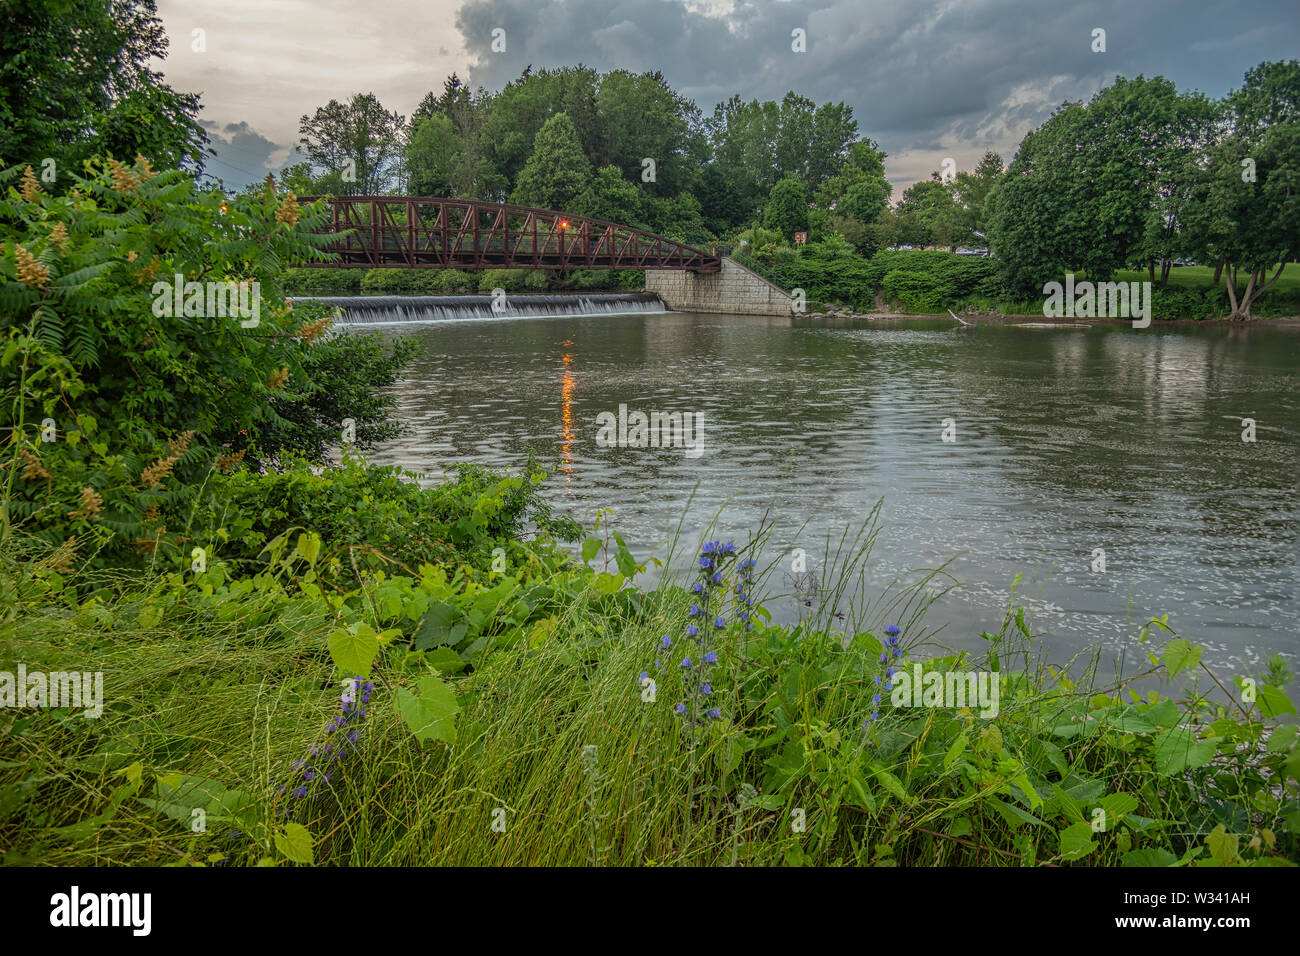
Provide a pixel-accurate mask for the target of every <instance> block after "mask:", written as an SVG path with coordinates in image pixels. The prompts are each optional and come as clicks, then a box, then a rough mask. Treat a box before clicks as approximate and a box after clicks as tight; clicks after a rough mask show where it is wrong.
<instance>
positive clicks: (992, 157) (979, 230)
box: [950, 151, 1003, 245]
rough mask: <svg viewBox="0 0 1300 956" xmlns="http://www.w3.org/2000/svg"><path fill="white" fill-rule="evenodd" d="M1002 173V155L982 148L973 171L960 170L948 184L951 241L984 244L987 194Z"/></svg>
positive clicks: (985, 240)
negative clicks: (950, 198) (981, 153)
mask: <svg viewBox="0 0 1300 956" xmlns="http://www.w3.org/2000/svg"><path fill="white" fill-rule="evenodd" d="M1002 173H1003V163H1002V157H1001V156H999V155H998V154H997V153H995V152H992V151H989V152H986V153H985V154H984V156H983V158H982V159H981V160H980V161H979V164H978V165H977V166H976V167H975V170H974V172H967V171H966V170H961V171H960V172H958V173H957V178H956V179H955V180H954V181H953V183H952V185H951V189H950V192H951V195H952V199H953V203H954V207H955V208H954V209H953V214H952V230H953V237H952V238H953V241H954V242H956V243H958V244H959V245H985V244H986V243H987V241H988V197H989V193H990V192H991V191H992V189H993V186H994V185H995V184H996V183H997V181H998V178H999V177H1000V176H1001V175H1002Z"/></svg>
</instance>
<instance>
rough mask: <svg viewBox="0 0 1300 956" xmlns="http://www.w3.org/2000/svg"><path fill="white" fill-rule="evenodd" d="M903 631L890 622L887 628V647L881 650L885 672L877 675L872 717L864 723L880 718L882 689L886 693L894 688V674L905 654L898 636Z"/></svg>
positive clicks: (881, 662) (881, 661)
mask: <svg viewBox="0 0 1300 956" xmlns="http://www.w3.org/2000/svg"><path fill="white" fill-rule="evenodd" d="M901 633H902V631H901V630H899V628H898V625H896V624H890V625H889V626H888V627H887V628H885V649H884V650H883V651H881V652H880V661H879V663H880V664H881V666H882V667H884V672H883V673H882V674H876V675H875V679H876V687H877V688H878V689H877V690H876V692H875V693H874V694H872V695H871V717H870V718H869V719H868V720H864V721H863V723H864V724H867V723H871V722H874V721H877V720H879V719H880V690H881V689H883V690H884V691H885V693H888V692H889V691H891V690H893V689H894V675H895V674H897V673H898V670H897V666H896V665H898V663H899V661H898V659H899V658H900V657H902V656H903V648H902V647H900V646H899V643H900V642H899V638H898V635H899V634H901Z"/></svg>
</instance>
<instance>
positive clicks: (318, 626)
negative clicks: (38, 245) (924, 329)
mask: <svg viewBox="0 0 1300 956" xmlns="http://www.w3.org/2000/svg"><path fill="white" fill-rule="evenodd" d="M351 467H352V468H353V469H355V468H356V467H357V466H355V465H354V466H351ZM320 477H321V480H323V481H327V482H328V481H330V480H336V479H332V478H331V476H330V475H329V474H328V473H327V474H326V475H324V476H320ZM501 480H507V479H505V478H504V476H497V481H501ZM246 481H247V482H250V483H252V484H256V483H257V481H258V479H256V478H253V477H251V476H250V477H248V478H247V479H246ZM374 487H375V488H376V489H380V488H382V487H383V485H382V484H376V485H375V486H374ZM502 487H503V486H501V485H500V484H497V483H494V482H492V481H490V482H489V483H488V484H487V485H486V486H484V487H483V488H482V491H481V493H471V494H469V495H466V494H465V492H466V491H467V490H468V487H467V486H465V485H463V483H462V484H461V486H460V487H459V489H458V490H455V491H454V492H453V493H451V494H450V495H449V494H448V489H446V488H438V489H431V490H427V491H424V492H419V493H418V494H417V495H416V499H417V500H415V501H413V502H412V504H414V505H416V506H417V507H418V506H419V500H418V499H428V502H427V503H428V504H429V505H435V503H440V504H436V507H437V508H441V509H442V518H441V519H440V520H441V521H444V522H447V524H446V525H445V526H446V527H447V528H449V529H450V528H453V527H455V526H456V525H457V524H459V522H460V520H461V519H462V518H464V517H467V516H469V515H471V514H476V513H482V512H483V510H484V509H485V508H486V509H487V510H488V511H489V512H491V511H492V509H493V505H492V504H491V502H492V500H493V499H495V498H497V497H498V496H499V495H500V494H501V490H502ZM504 487H511V486H510V485H508V484H507V485H506V486H504ZM403 494H404V495H406V494H407V493H405V492H404V493H403ZM299 495H300V496H301V497H302V499H303V503H304V504H305V503H306V502H307V501H308V500H310V499H312V498H314V497H317V496H318V495H319V489H310V488H302V489H301V490H300V492H298V493H297V494H295V497H298V496H299ZM379 500H386V501H392V500H393V497H392V491H391V490H390V491H389V492H388V493H381V494H380V495H379ZM453 500H454V501H460V502H462V504H460V505H458V506H457V507H456V508H454V509H452V510H451V511H447V510H446V509H445V505H446V503H447V502H448V501H453ZM420 510H421V511H423V510H424V509H422V508H421V509H420ZM419 524H420V522H417V523H416V525H417V527H415V528H413V530H415V531H418V530H420V529H418V525H419ZM418 537H419V535H418V533H417V534H413V535H411V536H408V537H407V538H406V539H405V542H406V544H405V548H406V550H410V548H411V543H412V540H413V539H418ZM873 539H874V534H873V533H872V528H871V527H870V526H868V527H864V529H863V533H862V534H861V535H859V536H858V537H856V538H855V539H854V541H855V543H854V544H853V550H852V553H851V554H850V555H848V556H847V561H848V563H847V564H846V565H845V567H844V569H843V570H844V572H845V573H853V571H854V569H855V568H857V567H858V566H859V565H865V564H867V563H869V562H870V561H871V560H872V555H871V549H870V546H869V544H867V543H866V542H869V541H871V540H873ZM761 540H762V536H761V535H760V536H759V537H758V538H755V539H746V538H745V536H744V532H743V531H742V533H741V540H740V541H739V542H738V543H737V546H736V547H735V548H734V549H732V548H731V546H730V545H728V544H727V543H726V542H722V543H720V544H719V543H705V544H704V545H703V546H701V547H697V548H696V549H695V551H696V554H698V555H699V556H700V562H701V563H703V564H704V565H705V566H704V567H703V568H702V569H697V574H698V578H697V580H698V582H699V583H698V584H697V585H696V586H695V588H694V591H691V590H687V589H685V588H683V587H678V586H673V585H669V584H666V583H661V584H660V586H658V587H656V588H655V589H653V590H644V589H642V588H639V587H637V586H636V583H635V579H636V577H637V576H638V575H639V574H640V573H641V572H642V571H643V565H641V564H640V563H639V562H638V561H637V559H636V558H635V557H634V556H633V555H632V554H631V553H629V552H628V551H627V549H626V548H625V547H623V545H622V543H621V538H620V537H619V536H618V535H617V534H616V533H614V530H613V529H611V528H606V529H598V531H597V533H596V534H595V535H592V536H590V537H588V538H587V539H586V541H585V542H584V544H583V547H582V553H583V556H584V558H585V560H584V561H582V562H572V561H569V560H568V559H567V558H563V557H562V556H560V555H559V554H558V552H557V551H556V550H555V548H554V545H553V543H552V542H551V541H550V539H549V538H547V537H545V536H543V537H540V538H537V539H533V540H530V541H523V540H521V539H519V538H509V539H502V538H496V539H495V540H493V539H488V540H483V541H481V546H474V545H473V543H472V541H471V539H466V540H465V542H464V545H465V546H463V547H461V548H460V549H458V551H457V556H456V557H455V558H454V559H452V560H448V559H447V558H442V559H437V560H434V561H430V562H425V563H424V564H422V565H420V566H419V567H418V569H415V568H412V569H411V570H410V571H408V570H406V568H405V567H404V565H406V564H408V562H406V561H402V562H400V563H387V562H380V564H381V565H382V564H386V566H387V567H388V568H389V571H388V572H387V573H381V572H380V566H378V565H374V564H373V556H374V555H375V552H374V551H373V550H372V549H366V552H365V553H368V554H369V555H370V556H369V557H366V558H365V560H366V563H367V564H371V565H372V567H373V570H366V571H362V573H361V574H360V576H359V577H357V576H355V575H354V574H353V573H352V571H351V568H350V567H349V565H350V564H351V563H352V562H350V561H348V560H347V559H346V555H347V554H348V553H349V551H350V552H351V553H352V554H353V556H354V557H356V556H359V555H362V554H363V552H361V551H358V550H356V549H355V548H354V547H350V546H348V547H343V548H341V547H340V545H341V544H342V542H341V541H340V539H338V538H337V537H335V536H334V535H333V534H328V533H327V535H326V536H325V537H321V536H318V535H316V534H315V533H304V534H301V535H297V536H296V538H295V536H294V535H290V536H289V537H288V539H287V540H286V542H285V545H286V548H287V551H285V552H281V551H279V550H277V549H272V553H273V554H276V555H279V554H284V557H283V558H280V557H276V558H273V559H272V561H270V562H269V563H267V564H266V565H265V567H264V568H263V569H262V570H261V571H257V570H256V569H255V567H253V566H248V567H245V568H244V569H242V570H241V569H239V568H237V567H236V566H235V565H232V564H230V563H227V562H225V561H221V560H214V561H213V562H212V563H211V564H209V566H208V567H207V569H206V570H204V571H203V572H202V573H200V574H197V575H194V576H192V577H191V576H190V575H181V574H164V575H162V576H161V577H158V576H155V575H153V574H148V573H142V574H135V575H119V576H118V577H117V578H116V579H115V580H114V582H113V583H112V584H111V585H110V586H105V585H104V584H99V585H96V584H95V583H93V582H92V581H91V580H89V579H86V578H84V577H82V576H79V575H76V574H68V573H66V572H63V573H56V572H53V571H52V570H51V569H50V567H49V565H48V564H46V565H42V563H40V562H37V563H23V564H15V563H14V562H13V561H11V560H8V555H0V557H5V558H6V560H4V561H3V562H2V563H0V588H3V589H4V591H5V593H6V595H7V596H8V598H9V601H8V602H7V604H8V606H9V607H11V608H12V610H11V612H10V613H9V614H7V615H6V617H5V619H4V620H3V622H2V623H0V653H2V655H3V660H4V661H5V663H6V668H8V667H9V662H12V661H15V660H18V661H22V662H23V664H24V665H25V670H26V672H27V673H28V674H33V673H42V674H54V673H56V672H68V671H73V670H75V671H80V672H88V673H89V672H96V673H101V674H102V675H103V677H104V682H103V687H104V692H103V698H102V700H101V701H99V705H100V706H101V707H102V711H101V712H100V713H99V714H97V715H96V716H95V718H94V719H87V718H86V717H83V716H82V714H81V712H80V709H81V708H80V705H82V704H84V703H86V702H85V701H78V702H77V703H78V706H76V707H71V706H64V707H62V708H59V709H50V708H49V707H42V706H36V707H32V706H30V704H31V701H28V702H27V703H28V704H29V706H28V707H26V708H24V709H20V710H16V709H13V708H9V709H6V710H4V711H3V712H0V721H3V724H4V728H5V733H4V734H3V735H0V794H2V795H3V796H4V803H3V808H4V809H3V813H0V842H2V843H3V845H4V846H5V847H6V848H7V849H6V851H5V855H4V862H5V863H6V864H11V865H12V864H37V865H132V864H135V865H159V864H168V865H218V866H232V865H291V864H295V863H296V864H315V865H351V866H365V865H384V866H423V865H457V866H485V865H498V866H499V865H548V866H554V865H564V866H569V865H573V866H581V865H595V866H599V865H611V866H639V865H658V866H662V865H681V866H687V865H692V866H735V865H749V866H763V865H846V864H853V865H885V866H892V865H914V866H940V865H994V866H996V865H1048V866H1050V865H1081V866H1110V865H1123V866H1174V865H1181V866H1201V865H1209V866H1221V865H1261V866H1265V865H1286V864H1288V863H1293V862H1295V861H1296V859H1297V857H1298V856H1300V847H1298V845H1297V839H1296V835H1295V834H1296V832H1297V831H1298V830H1300V826H1297V824H1300V804H1298V803H1297V801H1296V799H1295V796H1294V792H1293V791H1292V790H1286V791H1284V792H1281V793H1279V792H1277V786H1276V784H1277V781H1278V780H1279V779H1287V778H1288V777H1290V778H1294V777H1295V775H1296V773H1297V771H1298V770H1300V756H1298V755H1297V752H1296V750H1295V746H1294V742H1295V733H1294V727H1293V726H1291V727H1288V726H1282V727H1280V728H1279V727H1278V724H1277V720H1276V717H1277V716H1278V715H1279V713H1280V712H1282V711H1284V710H1286V709H1287V708H1288V707H1289V702H1287V701H1286V697H1285V695H1284V694H1283V693H1282V692H1281V691H1280V690H1278V689H1277V688H1275V687H1272V686H1271V685H1268V684H1265V685H1262V686H1261V688H1260V690H1259V694H1258V696H1257V699H1256V701H1255V702H1254V703H1251V704H1246V703H1243V702H1237V703H1235V704H1233V705H1229V706H1224V705H1223V704H1213V703H1210V702H1207V701H1206V700H1205V699H1203V697H1201V696H1200V695H1199V694H1198V693H1196V691H1195V689H1194V688H1195V681H1194V680H1193V677H1194V674H1195V673H1196V672H1198V671H1201V670H1202V669H1203V665H1202V664H1201V663H1200V649H1199V648H1198V647H1196V646H1195V645H1194V644H1192V643H1189V642H1188V641H1186V640H1184V639H1183V638H1180V637H1178V636H1176V635H1174V634H1172V633H1170V632H1169V631H1168V630H1167V629H1165V627H1164V625H1162V624H1161V623H1159V622H1152V623H1151V625H1149V627H1148V628H1144V629H1143V632H1142V634H1141V635H1140V638H1141V640H1143V641H1146V642H1148V644H1147V646H1148V647H1150V649H1151V650H1152V653H1153V658H1152V663H1151V664H1150V665H1149V666H1143V667H1142V668H1141V669H1140V670H1139V671H1136V672H1135V673H1133V674H1131V675H1128V676H1127V677H1126V678H1125V679H1124V680H1122V681H1120V682H1119V683H1118V684H1116V683H1111V682H1107V683H1106V684H1105V685H1103V684H1101V683H1098V682H1096V681H1095V675H1094V673H1093V671H1092V669H1091V668H1090V667H1089V666H1088V665H1086V664H1084V665H1076V666H1074V667H1070V668H1066V669H1063V670H1062V669H1057V668H1048V667H1045V666H1042V665H1040V664H1035V663H1033V661H1035V660H1037V652H1036V651H1035V650H1034V645H1035V639H1034V638H1033V637H1032V636H1031V634H1032V631H1031V622H1030V621H1029V619H1028V618H1027V617H1026V615H1025V612H1024V610H1023V609H1021V608H1018V607H1016V606H1012V607H1010V608H1009V609H1008V612H1007V614H1006V616H1005V618H1004V620H1003V624H1002V627H1001V628H1000V629H999V630H998V632H997V633H995V634H990V635H986V637H987V638H988V640H989V650H988V653H987V654H986V655H982V656H979V657H966V656H964V655H956V656H944V657H934V656H930V655H927V654H925V653H924V652H923V650H922V649H921V647H920V646H918V641H919V639H920V637H921V636H922V635H923V634H924V617H925V614H924V604H925V602H924V600H922V601H921V602H920V603H919V604H913V603H911V602H908V601H906V600H905V599H906V595H905V594H902V595H896V597H901V598H903V599H904V600H903V602H902V603H897V604H894V605H893V606H894V607H895V608H897V609H898V610H896V611H895V612H894V613H896V614H898V616H897V617H892V618H887V619H886V620H885V621H884V622H882V623H880V624H877V625H872V626H870V627H867V626H864V625H863V624H862V623H859V622H852V621H850V622H848V623H847V625H846V624H844V623H840V622H837V621H835V620H834V619H833V616H834V615H833V608H830V607H814V608H812V609H811V610H810V611H809V612H808V615H807V617H806V618H805V620H804V621H803V622H802V624H801V626H800V627H798V628H790V627H777V626H770V625H768V624H766V623H765V620H766V618H767V617H768V615H767V612H766V610H765V607H764V605H765V602H766V600H767V598H766V595H767V594H769V593H770V592H771V589H772V585H773V583H774V582H773V578H774V575H773V570H774V569H773V568H771V567H768V566H755V565H751V563H750V558H751V557H752V556H753V555H754V554H757V553H760V546H761ZM295 541H296V543H295ZM492 544H494V545H495V546H496V547H497V548H499V549H500V550H501V553H502V555H504V560H502V559H500V558H498V557H497V556H496V555H495V554H494V553H493V552H491V551H489V550H488V545H492ZM416 548H417V550H418V545H417V546H416ZM340 557H343V558H344V560H343V561H341V562H340V561H339V560H338V559H339V558H340ZM254 564H256V562H254ZM737 589H739V590H737ZM912 593H913V594H914V596H916V597H919V596H920V595H921V591H920V590H914V591H913V592H912ZM92 595H93V596H92ZM737 595H738V596H737ZM697 605H703V608H702V611H701V612H700V613H696V612H694V611H693V610H692V607H694V606H697ZM904 608H906V610H904ZM715 618H716V621H715ZM918 674H926V675H930V676H929V677H926V678H924V679H922V680H921V685H918V686H917V687H915V688H913V687H912V686H911V683H912V682H913V681H915V680H916V678H917V675H918ZM971 674H974V675H976V678H977V679H976V680H975V681H974V682H971V683H966V681H967V676H968V675H971ZM980 675H983V676H982V677H980ZM353 677H355V682H354V681H353V680H351V678H353ZM1143 678H1146V679H1151V678H1156V679H1159V680H1160V682H1161V691H1160V692H1154V691H1153V692H1150V693H1147V694H1145V695H1143V696H1142V697H1140V698H1137V699H1134V698H1132V697H1130V696H1129V695H1128V694H1127V693H1126V691H1125V688H1126V687H1127V686H1129V685H1130V684H1131V683H1132V682H1134V681H1136V680H1139V679H1143ZM1214 679H1216V680H1219V681H1222V680H1224V679H1225V678H1223V677H1215V678H1214ZM341 680H342V681H343V683H342V685H341V684H340V681H341ZM904 681H906V682H907V684H906V691H907V692H906V693H905V692H904V686H905V685H904ZM896 685H897V686H896ZM340 687H342V690H341V691H340ZM995 687H996V690H994V688H995ZM924 688H930V689H924ZM945 688H947V689H946V690H945ZM967 688H969V693H970V695H971V696H969V697H968V696H965V695H966V694H967V693H968V690H967ZM977 688H982V689H979V690H977ZM931 689H933V695H932V693H931ZM959 692H960V693H961V694H962V695H963V696H961V697H956V696H953V695H955V694H958V693H959ZM945 695H947V696H945ZM64 703H66V702H64ZM19 707H22V704H19ZM1270 728H1271V729H1272V736H1271V737H1269V736H1266V735H1267V734H1268V733H1269V730H1270ZM250 741H253V742H255V743H254V744H252V745H250ZM1220 795H1224V796H1220ZM1225 808H1226V809H1227V810H1228V811H1229V814H1228V816H1227V817H1226V818H1224V813H1223V811H1224V809H1225ZM1099 820H1100V821H1102V823H1101V825H1100V826H1099V825H1098V821H1099Z"/></svg>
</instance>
